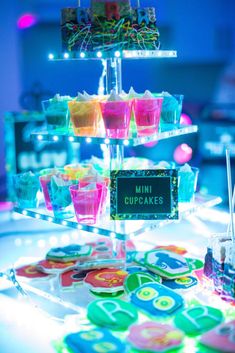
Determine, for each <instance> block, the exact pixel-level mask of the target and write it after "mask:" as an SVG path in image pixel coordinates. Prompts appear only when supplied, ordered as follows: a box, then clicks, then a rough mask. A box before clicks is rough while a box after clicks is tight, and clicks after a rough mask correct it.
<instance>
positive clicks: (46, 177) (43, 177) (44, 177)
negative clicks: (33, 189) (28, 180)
mask: <svg viewBox="0 0 235 353" xmlns="http://www.w3.org/2000/svg"><path fill="white" fill-rule="evenodd" d="M57 173H64V169H63V168H59V169H58V168H46V169H42V170H41V171H40V173H39V181H40V185H41V189H42V193H43V197H44V201H45V206H46V209H47V210H48V211H52V205H51V199H50V195H49V191H48V185H49V184H50V182H51V177H52V175H55V174H57Z"/></svg>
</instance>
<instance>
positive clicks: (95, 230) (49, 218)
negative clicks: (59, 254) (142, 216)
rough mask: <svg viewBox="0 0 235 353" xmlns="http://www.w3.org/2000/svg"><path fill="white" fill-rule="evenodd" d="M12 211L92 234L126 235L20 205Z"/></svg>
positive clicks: (116, 236)
mask: <svg viewBox="0 0 235 353" xmlns="http://www.w3.org/2000/svg"><path fill="white" fill-rule="evenodd" d="M13 211H14V212H17V213H20V214H22V215H24V216H28V217H32V218H36V219H41V220H43V221H47V222H51V223H55V224H59V225H62V226H65V227H69V228H73V229H78V230H83V231H86V232H89V233H94V234H100V235H104V236H107V237H111V238H116V239H119V240H125V239H126V235H125V234H122V233H117V232H115V231H110V230H107V229H103V228H100V227H97V226H89V225H87V224H82V223H78V222H73V221H68V220H65V219H59V218H55V217H52V216H48V215H45V214H42V213H39V212H35V211H32V210H28V209H23V208H20V207H14V208H13Z"/></svg>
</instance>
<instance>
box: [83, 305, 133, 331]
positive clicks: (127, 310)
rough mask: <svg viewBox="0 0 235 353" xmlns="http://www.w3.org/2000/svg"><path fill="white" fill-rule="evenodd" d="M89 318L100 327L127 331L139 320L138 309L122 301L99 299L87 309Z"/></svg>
mask: <svg viewBox="0 0 235 353" xmlns="http://www.w3.org/2000/svg"><path fill="white" fill-rule="evenodd" d="M87 316H88V319H90V320H91V321H92V322H93V323H94V324H96V325H98V326H105V327H109V328H111V329H113V330H126V329H127V328H128V327H129V326H130V325H132V324H133V323H134V322H135V321H136V320H137V319H138V313H137V310H136V308H135V307H134V306H133V305H132V304H130V303H127V302H124V301H123V300H120V299H111V298H110V299H98V300H95V301H93V302H91V303H90V304H89V305H88V307H87Z"/></svg>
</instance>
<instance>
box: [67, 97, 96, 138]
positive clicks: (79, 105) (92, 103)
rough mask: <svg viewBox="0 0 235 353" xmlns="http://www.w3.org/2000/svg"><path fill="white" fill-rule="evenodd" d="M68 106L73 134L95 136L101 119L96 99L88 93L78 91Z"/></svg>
mask: <svg viewBox="0 0 235 353" xmlns="http://www.w3.org/2000/svg"><path fill="white" fill-rule="evenodd" d="M68 107H69V112H70V120H71V123H72V127H73V132H74V135H75V136H97V134H98V129H99V125H100V120H101V119H100V107H99V103H98V100H97V99H95V98H94V97H93V96H90V95H88V94H85V93H84V94H81V93H78V95H77V97H76V99H74V100H71V101H70V102H69V103H68Z"/></svg>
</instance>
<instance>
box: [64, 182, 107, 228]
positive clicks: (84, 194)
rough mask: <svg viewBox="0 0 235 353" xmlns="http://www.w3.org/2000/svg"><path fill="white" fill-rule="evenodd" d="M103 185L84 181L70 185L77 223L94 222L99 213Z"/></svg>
mask: <svg viewBox="0 0 235 353" xmlns="http://www.w3.org/2000/svg"><path fill="white" fill-rule="evenodd" d="M102 189H103V185H101V184H99V185H98V184H96V183H89V184H88V183H84V184H80V183H79V185H73V186H71V187H70V193H71V197H72V201H73V206H74V211H75V215H76V218H77V221H78V222H79V223H86V224H95V223H96V222H97V221H98V219H99V215H100V207H101V199H102Z"/></svg>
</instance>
